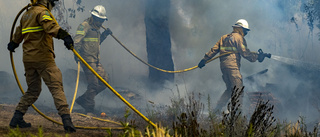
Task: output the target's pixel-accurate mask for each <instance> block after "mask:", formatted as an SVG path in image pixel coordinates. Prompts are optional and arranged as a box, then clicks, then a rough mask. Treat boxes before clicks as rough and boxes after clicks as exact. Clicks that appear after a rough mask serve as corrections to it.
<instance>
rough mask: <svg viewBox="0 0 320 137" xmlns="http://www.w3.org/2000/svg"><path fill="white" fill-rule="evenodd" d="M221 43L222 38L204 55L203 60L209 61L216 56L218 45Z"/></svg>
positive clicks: (218, 50)
mask: <svg viewBox="0 0 320 137" xmlns="http://www.w3.org/2000/svg"><path fill="white" fill-rule="evenodd" d="M221 43H222V37H221V38H220V40H219V41H218V42H217V43H216V44H215V45H214V46H213V47H212V48H211V49H210V50H209V51H208V52H207V53H206V54H205V55H204V58H203V59H206V60H209V59H211V58H213V57H214V56H215V55H217V54H218V53H219V52H220V45H221Z"/></svg>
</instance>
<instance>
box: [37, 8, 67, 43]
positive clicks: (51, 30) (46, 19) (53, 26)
mask: <svg viewBox="0 0 320 137" xmlns="http://www.w3.org/2000/svg"><path fill="white" fill-rule="evenodd" d="M38 21H39V23H40V25H41V26H42V28H43V31H45V32H46V33H48V34H50V35H51V36H53V37H55V38H58V32H59V30H60V29H61V27H60V26H59V24H57V23H56V22H55V21H54V20H53V17H51V15H50V13H49V11H48V10H44V11H42V12H41V13H40V15H39V16H38ZM59 39H62V38H59Z"/></svg>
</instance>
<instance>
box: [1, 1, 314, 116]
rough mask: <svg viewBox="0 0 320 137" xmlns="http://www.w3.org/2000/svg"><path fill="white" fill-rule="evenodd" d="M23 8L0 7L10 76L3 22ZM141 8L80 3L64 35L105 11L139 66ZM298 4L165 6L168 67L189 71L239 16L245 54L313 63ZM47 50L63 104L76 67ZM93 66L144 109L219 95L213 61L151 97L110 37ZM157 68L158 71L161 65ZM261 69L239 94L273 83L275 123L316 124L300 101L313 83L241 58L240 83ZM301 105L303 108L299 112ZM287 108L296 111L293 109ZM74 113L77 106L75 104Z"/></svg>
mask: <svg viewBox="0 0 320 137" xmlns="http://www.w3.org/2000/svg"><path fill="white" fill-rule="evenodd" d="M28 2H29V1H27V0H24V1H21V0H11V1H3V0H2V1H0V6H1V8H0V11H1V12H0V18H1V21H0V22H1V23H0V28H1V30H2V33H1V37H0V42H1V43H2V44H3V49H2V50H0V52H1V54H0V56H1V57H0V59H1V63H2V65H1V68H0V71H5V72H8V73H10V74H12V71H11V67H10V60H9V53H8V51H7V50H6V49H5V48H6V43H8V42H9V33H10V28H11V24H12V22H13V20H14V17H15V15H16V14H17V13H18V11H19V7H20V8H22V7H24V6H25V5H26V4H27V3H28ZM144 2H145V0H130V1H127V0H90V1H82V2H81V5H83V6H85V8H84V9H85V10H84V11H83V12H77V11H76V16H75V18H68V23H69V25H70V26H71V30H70V32H69V33H71V34H73V35H74V34H75V31H76V29H77V26H78V25H79V24H80V23H81V22H82V21H83V20H85V19H86V18H88V17H89V16H90V13H89V11H90V10H91V9H92V8H93V7H94V6H95V5H98V4H101V5H103V6H105V7H106V10H107V16H108V18H109V21H108V22H107V23H104V26H105V27H108V28H110V29H111V30H112V31H113V34H114V35H115V36H116V37H117V38H118V39H119V40H120V41H121V42H122V43H123V44H125V45H126V46H127V47H128V48H129V49H130V50H132V51H133V52H134V53H135V54H136V55H138V56H139V57H140V58H142V59H144V60H146V58H147V57H146V56H147V53H146V49H145V47H146V42H145V26H144V8H145V7H144ZM304 2H305V0H295V1H292V4H291V5H286V6H285V5H284V4H283V3H284V1H282V0H260V1H256V0H239V1H230V0H215V1H208V0H171V4H172V6H171V7H172V9H171V12H170V13H171V15H170V32H171V37H172V53H173V58H174V63H175V69H176V70H180V69H185V68H189V67H193V66H195V65H197V64H198V62H199V61H200V60H201V59H202V57H203V56H204V54H205V53H206V52H207V51H208V50H209V49H210V48H211V47H212V46H213V45H214V44H215V43H216V42H217V41H218V40H219V39H220V37H221V36H222V35H224V34H227V33H230V32H231V31H232V27H231V26H232V25H233V24H234V23H235V22H236V21H237V20H238V19H241V18H243V19H246V20H247V21H248V22H249V25H250V28H251V31H250V32H249V34H248V35H247V36H246V37H245V38H246V40H247V44H248V47H249V49H250V50H251V51H257V50H258V49H260V48H261V49H263V51H264V52H267V53H271V54H274V55H278V56H284V57H287V58H292V59H297V60H301V61H308V62H318V60H319V58H320V56H319V54H317V53H318V51H320V49H319V48H320V47H319V46H316V45H317V44H318V43H319V41H317V37H316V35H314V34H316V33H317V32H319V30H318V29H317V28H315V30H314V31H313V33H314V34H310V31H309V29H308V25H307V21H306V18H305V15H304V14H303V13H302V12H301V10H300V9H301V7H302V4H303V3H304ZM64 3H65V7H66V8H67V9H68V8H74V7H76V4H75V1H74V0H64ZM10 5H14V6H15V7H16V8H10V7H11V6H10ZM155 8H156V7H155ZM291 17H294V18H295V23H292V22H290V19H291ZM297 26H298V27H297ZM101 31H102V30H101ZM21 50H22V49H21V47H20V48H18V49H17V51H16V52H15V53H14V58H15V61H16V62H15V64H16V67H17V71H18V75H19V77H20V81H21V82H22V84H23V86H24V88H25V90H26V85H25V79H24V76H23V73H24V70H23V65H22V62H21V55H22V51H21ZM55 52H56V54H57V57H56V63H57V65H58V67H59V68H60V69H61V71H62V72H63V75H64V86H65V92H66V94H67V99H68V102H70V101H71V100H72V96H73V92H74V85H75V77H76V76H75V75H74V71H72V74H70V73H71V72H70V71H68V70H70V69H73V70H76V63H75V62H74V60H73V53H72V52H71V51H68V50H67V49H66V48H65V47H64V46H63V42H62V41H59V40H55ZM101 60H102V64H103V65H104V67H105V69H106V71H107V72H108V73H109V78H110V84H111V86H113V87H121V88H125V89H130V90H133V91H136V92H137V93H139V95H140V97H141V98H142V101H140V102H139V103H142V105H144V104H146V103H147V101H148V100H150V101H153V102H155V103H156V104H168V103H170V97H172V96H173V95H177V90H178V89H179V91H180V94H181V95H182V96H184V95H187V93H191V92H201V93H202V95H205V96H206V95H210V97H211V99H212V101H211V102H212V103H213V104H212V106H215V102H216V101H217V99H219V97H220V96H221V94H222V92H223V91H224V90H225V84H224V82H223V80H222V77H221V75H222V74H221V71H220V66H219V65H220V63H219V60H214V61H212V62H211V63H210V64H207V65H206V66H205V67H204V68H202V69H196V70H193V71H189V72H185V73H179V74H176V75H175V77H176V79H175V83H168V84H167V85H165V88H164V89H159V91H156V92H154V91H153V92H151V91H149V89H147V88H146V87H147V85H146V84H147V82H146V81H147V74H148V67H147V66H145V65H144V64H142V63H141V62H139V61H138V60H136V59H135V58H133V57H132V56H131V55H130V54H129V53H127V52H126V51H125V50H124V49H123V48H122V47H121V46H120V45H119V44H118V43H117V42H116V41H115V40H114V39H113V38H112V37H111V36H109V37H108V38H107V39H106V40H105V41H104V42H103V43H102V45H101ZM158 67H160V68H161V66H158ZM265 69H268V72H266V73H265V74H264V75H263V76H262V77H257V78H256V82H253V83H251V82H247V80H244V85H245V86H246V88H245V90H246V92H256V91H261V90H262V89H261V88H260V87H265V86H266V85H268V84H269V85H270V84H271V85H274V84H276V85H277V90H276V92H275V91H269V92H271V93H272V94H273V95H274V96H275V97H276V98H277V99H278V100H279V101H280V103H281V104H282V105H284V106H285V107H287V106H291V107H292V108H290V107H287V108H288V111H285V113H283V114H284V116H282V117H283V118H288V119H290V120H296V119H298V118H299V115H302V116H307V118H308V119H307V120H310V121H312V120H316V119H318V114H319V113H318V111H317V109H316V107H313V106H314V105H313V104H316V103H317V101H318V100H316V101H315V102H314V103H312V102H311V103H310V102H308V98H309V97H310V96H312V92H311V91H310V92H308V91H307V90H316V89H315V88H312V86H314V85H313V84H312V81H313V79H307V78H305V77H303V78H302V77H300V76H299V75H298V76H294V74H293V73H294V72H291V70H292V69H288V67H286V64H284V63H281V62H277V61H275V60H271V59H265V61H264V62H262V63H258V62H255V63H250V62H249V61H247V60H245V59H242V66H241V72H242V75H243V78H246V77H247V76H250V75H253V74H255V73H257V72H260V71H262V70H265ZM302 71H303V70H302ZM82 77H83V73H82ZM306 79H307V80H306ZM299 85H303V86H302V87H306V88H302V89H299V88H301V86H299ZM43 87H44V88H43V93H42V94H41V96H40V98H39V100H38V101H37V103H39V104H40V103H41V104H47V106H50V107H52V108H54V105H53V102H52V99H51V95H50V93H49V92H48V91H47V88H46V87H45V86H44V85H43ZM85 89H86V83H85V79H84V78H82V81H81V82H80V86H79V92H78V95H80V94H82V93H83V92H84V91H85ZM1 92H4V91H1ZM17 92H19V91H14V94H20V93H17ZM155 93H156V94H155ZM204 98H206V97H204ZM48 99H49V100H48ZM96 101H97V105H99V107H100V105H101V106H103V108H105V109H107V108H110V107H115V105H116V104H121V102H120V101H119V99H117V98H116V97H115V96H114V95H113V94H112V93H110V91H109V90H105V91H104V92H102V93H101V94H100V95H98V96H97V100H96ZM290 103H291V104H292V105H290ZM298 104H300V105H298ZM302 104H306V105H307V106H308V110H307V111H305V109H304V108H305V106H304V105H302ZM123 106H124V105H123ZM293 106H294V107H297V108H295V109H293ZM75 107H76V108H80V107H77V105H76V106H75ZM117 107H118V106H117ZM100 108H101V107H100ZM283 109H286V108H283ZM312 114H314V115H312Z"/></svg>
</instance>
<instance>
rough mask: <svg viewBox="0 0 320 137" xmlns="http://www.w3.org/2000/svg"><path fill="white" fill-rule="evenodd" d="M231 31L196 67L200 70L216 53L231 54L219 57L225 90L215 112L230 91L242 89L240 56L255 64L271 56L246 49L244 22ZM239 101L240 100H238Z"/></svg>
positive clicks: (247, 26) (245, 23)
mask: <svg viewBox="0 0 320 137" xmlns="http://www.w3.org/2000/svg"><path fill="white" fill-rule="evenodd" d="M232 27H233V31H232V33H230V34H226V35H223V36H222V37H221V38H220V40H219V41H218V42H217V43H216V44H215V45H214V46H213V47H212V48H211V49H210V50H209V52H207V53H206V54H205V56H204V58H203V59H202V60H201V61H200V62H199V64H198V67H199V68H202V67H204V66H205V64H206V62H207V61H208V60H210V59H211V58H212V57H214V56H215V55H216V54H217V53H219V52H220V54H224V53H227V52H233V53H231V54H228V55H225V56H222V57H220V69H221V72H222V79H223V81H224V82H225V84H226V88H227V89H226V90H225V91H224V93H223V94H222V96H221V97H220V99H219V100H218V102H217V106H216V110H221V109H222V108H223V107H224V106H225V105H226V103H227V102H228V100H229V98H230V96H231V93H232V89H233V88H234V87H235V86H236V87H237V88H242V87H243V83H242V75H241V73H240V60H241V56H242V57H244V58H245V59H247V60H248V61H250V62H255V61H256V60H257V59H258V61H259V62H262V61H263V60H264V58H265V57H269V58H270V56H271V54H266V53H263V52H261V53H259V54H258V53H255V52H250V50H249V49H248V47H247V43H246V40H245V39H244V36H246V35H247V33H248V32H249V31H250V29H249V24H248V22H247V21H246V20H244V19H240V20H238V21H237V22H236V23H235V25H233V26H232ZM240 100H241V99H240Z"/></svg>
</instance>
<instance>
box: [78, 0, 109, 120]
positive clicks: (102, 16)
mask: <svg viewBox="0 0 320 137" xmlns="http://www.w3.org/2000/svg"><path fill="white" fill-rule="evenodd" d="M90 13H91V16H90V17H89V18H87V19H86V20H84V22H82V23H81V24H80V25H79V26H78V29H77V31H76V35H75V37H74V42H75V50H76V51H77V52H79V54H80V55H81V56H82V57H83V59H84V60H85V61H86V62H87V63H88V64H89V65H90V66H91V67H92V68H93V69H94V70H95V71H96V72H97V73H98V74H99V75H100V76H101V77H102V78H103V79H104V80H105V81H107V82H108V77H107V74H106V72H105V70H104V68H103V66H102V64H101V62H100V44H101V43H102V42H103V41H104V40H105V39H106V38H107V36H108V35H110V34H112V32H111V30H110V29H109V28H108V29H106V30H105V31H104V32H102V33H100V29H101V27H102V24H103V23H104V21H108V18H107V16H106V10H105V8H104V7H103V6H102V5H97V6H95V7H94V8H93V9H92V10H91V11H90ZM75 60H76V62H78V61H79V59H78V58H77V57H76V56H75ZM81 67H82V69H83V70H84V73H85V76H86V79H87V82H88V85H87V90H86V92H85V93H84V94H82V95H81V96H80V97H78V98H77V99H76V103H77V104H79V105H80V106H81V107H82V108H84V109H85V113H87V114H88V115H94V106H95V101H94V98H95V96H96V95H97V94H99V93H100V92H101V91H103V90H104V89H106V86H105V85H104V84H103V83H102V82H101V81H100V80H99V79H98V78H97V77H96V76H95V75H94V74H93V73H92V72H91V71H90V70H89V69H88V68H87V67H86V66H85V65H84V64H81Z"/></svg>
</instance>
